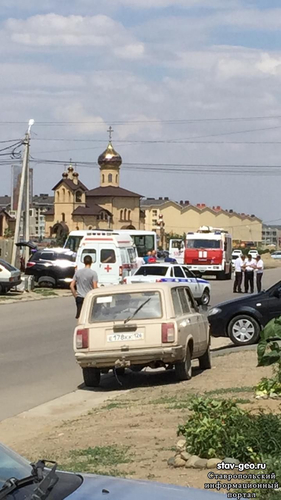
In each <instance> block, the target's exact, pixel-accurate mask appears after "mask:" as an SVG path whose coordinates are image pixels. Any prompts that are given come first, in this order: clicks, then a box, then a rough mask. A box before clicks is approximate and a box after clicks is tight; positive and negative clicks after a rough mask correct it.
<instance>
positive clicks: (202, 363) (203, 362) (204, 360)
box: [199, 345, 212, 370]
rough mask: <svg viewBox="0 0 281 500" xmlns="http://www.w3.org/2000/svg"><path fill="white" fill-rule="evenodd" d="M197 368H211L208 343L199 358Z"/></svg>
mask: <svg viewBox="0 0 281 500" xmlns="http://www.w3.org/2000/svg"><path fill="white" fill-rule="evenodd" d="M199 368H200V370H210V368H212V363H211V353H210V345H209V346H208V349H207V351H206V352H205V353H204V354H203V356H201V357H200V358H199Z"/></svg>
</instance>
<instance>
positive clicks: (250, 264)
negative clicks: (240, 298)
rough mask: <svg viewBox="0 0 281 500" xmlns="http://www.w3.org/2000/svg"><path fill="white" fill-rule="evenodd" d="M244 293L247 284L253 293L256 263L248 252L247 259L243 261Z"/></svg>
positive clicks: (247, 287) (246, 291)
mask: <svg viewBox="0 0 281 500" xmlns="http://www.w3.org/2000/svg"><path fill="white" fill-rule="evenodd" d="M244 266H245V293H248V290H249V285H250V290H251V293H254V270H255V268H256V264H255V263H254V261H253V259H252V256H251V254H248V259H247V260H246V261H245V264H244Z"/></svg>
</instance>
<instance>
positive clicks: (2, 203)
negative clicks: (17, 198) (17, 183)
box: [0, 196, 11, 208]
mask: <svg viewBox="0 0 281 500" xmlns="http://www.w3.org/2000/svg"><path fill="white" fill-rule="evenodd" d="M10 203H11V197H10V196H0V207H4V208H5V207H7V206H8V205H10Z"/></svg>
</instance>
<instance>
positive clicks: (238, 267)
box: [233, 255, 244, 293]
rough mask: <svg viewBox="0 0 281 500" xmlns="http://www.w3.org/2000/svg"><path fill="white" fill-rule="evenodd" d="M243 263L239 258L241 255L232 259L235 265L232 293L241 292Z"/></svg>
mask: <svg viewBox="0 0 281 500" xmlns="http://www.w3.org/2000/svg"><path fill="white" fill-rule="evenodd" d="M243 265H244V261H243V259H242V258H241V255H239V257H237V259H235V261H234V266H235V280H234V285H233V293H242V290H241V284H242V267H243Z"/></svg>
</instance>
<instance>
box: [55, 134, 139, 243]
mask: <svg viewBox="0 0 281 500" xmlns="http://www.w3.org/2000/svg"><path fill="white" fill-rule="evenodd" d="M109 132H110V136H109V143H108V146H107V148H106V150H105V151H104V152H103V153H102V154H101V155H100V156H99V158H98V164H99V168H100V185H99V187H96V188H94V189H90V190H89V189H88V188H87V187H86V186H85V184H83V183H82V182H81V181H80V179H79V174H78V172H77V171H75V169H74V167H73V165H72V164H70V165H69V167H68V168H67V171H66V172H63V174H62V179H61V180H60V181H59V182H58V183H57V184H56V185H55V186H54V188H53V191H54V206H53V208H51V209H49V210H48V211H47V212H46V213H45V221H46V234H45V236H46V238H61V237H63V236H65V235H66V234H68V233H69V232H70V231H75V230H83V229H88V230H90V229H144V227H145V215H144V212H143V211H142V210H141V207H140V200H141V198H142V196H141V195H139V194H137V193H134V192H132V191H128V190H127V189H124V188H122V187H120V185H119V181H120V167H121V165H122V158H121V156H120V155H119V153H117V152H116V151H115V149H114V148H113V146H112V142H111V128H110V129H109Z"/></svg>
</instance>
